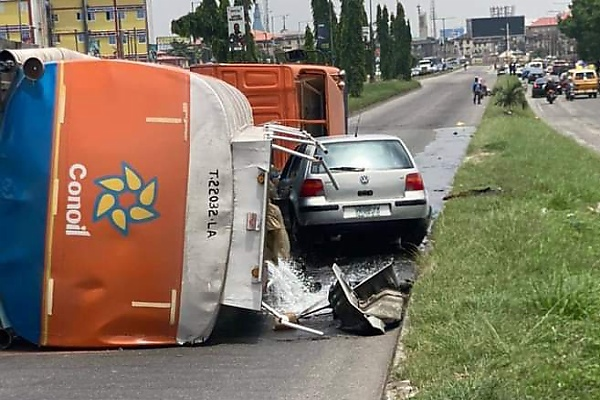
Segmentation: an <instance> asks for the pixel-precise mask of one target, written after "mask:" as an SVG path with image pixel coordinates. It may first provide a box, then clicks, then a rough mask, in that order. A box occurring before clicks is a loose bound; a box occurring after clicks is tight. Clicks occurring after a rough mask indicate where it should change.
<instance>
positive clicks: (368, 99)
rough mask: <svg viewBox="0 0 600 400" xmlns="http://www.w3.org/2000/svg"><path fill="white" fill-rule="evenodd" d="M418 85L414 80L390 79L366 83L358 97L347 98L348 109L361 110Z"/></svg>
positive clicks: (411, 89) (414, 88)
mask: <svg viewBox="0 0 600 400" xmlns="http://www.w3.org/2000/svg"><path fill="white" fill-rule="evenodd" d="M420 87H421V83H420V82H418V81H416V80H410V81H405V80H390V81H379V82H374V83H366V84H365V87H364V90H363V92H362V94H361V96H360V97H350V98H349V99H348V109H349V111H350V112H351V113H353V112H357V111H361V110H364V109H365V108H367V107H370V106H372V105H375V104H377V103H381V102H383V101H385V100H389V99H391V98H392V97H396V96H399V95H401V94H405V93H408V92H410V91H413V90H416V89H418V88H420Z"/></svg>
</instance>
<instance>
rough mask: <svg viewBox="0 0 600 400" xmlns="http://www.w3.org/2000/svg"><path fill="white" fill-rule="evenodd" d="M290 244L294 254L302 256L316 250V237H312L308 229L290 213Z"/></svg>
mask: <svg viewBox="0 0 600 400" xmlns="http://www.w3.org/2000/svg"><path fill="white" fill-rule="evenodd" d="M289 233H290V242H291V246H292V252H294V253H296V254H298V255H302V254H305V253H307V252H309V251H310V250H312V249H313V248H314V245H315V237H314V236H313V235H311V234H310V233H309V231H308V229H307V228H305V227H303V226H302V225H300V224H299V223H298V219H297V218H296V215H294V213H293V212H292V213H290V232H289Z"/></svg>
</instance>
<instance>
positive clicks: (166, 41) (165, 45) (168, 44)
mask: <svg viewBox="0 0 600 400" xmlns="http://www.w3.org/2000/svg"><path fill="white" fill-rule="evenodd" d="M173 42H183V43H188V44H189V43H191V42H190V38H184V37H181V36H177V35H167V36H157V37H156V51H157V52H167V51H169V50H171V49H172V48H173Z"/></svg>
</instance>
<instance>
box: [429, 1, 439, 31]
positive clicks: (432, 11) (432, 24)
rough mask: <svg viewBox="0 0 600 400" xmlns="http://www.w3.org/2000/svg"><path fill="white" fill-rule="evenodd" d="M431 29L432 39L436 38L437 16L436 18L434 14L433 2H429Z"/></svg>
mask: <svg viewBox="0 0 600 400" xmlns="http://www.w3.org/2000/svg"><path fill="white" fill-rule="evenodd" d="M430 12H431V27H432V29H433V35H432V36H433V37H434V38H437V34H438V33H437V27H436V24H435V22H436V21H437V19H438V18H437V16H436V12H435V0H431V11H430Z"/></svg>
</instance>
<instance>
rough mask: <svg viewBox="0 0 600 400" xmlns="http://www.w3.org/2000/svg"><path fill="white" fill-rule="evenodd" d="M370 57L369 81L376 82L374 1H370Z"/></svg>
mask: <svg viewBox="0 0 600 400" xmlns="http://www.w3.org/2000/svg"><path fill="white" fill-rule="evenodd" d="M369 53H370V54H369V55H370V61H371V73H370V74H369V75H370V77H369V81H370V82H371V83H372V82H375V45H374V43H373V0H369Z"/></svg>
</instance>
